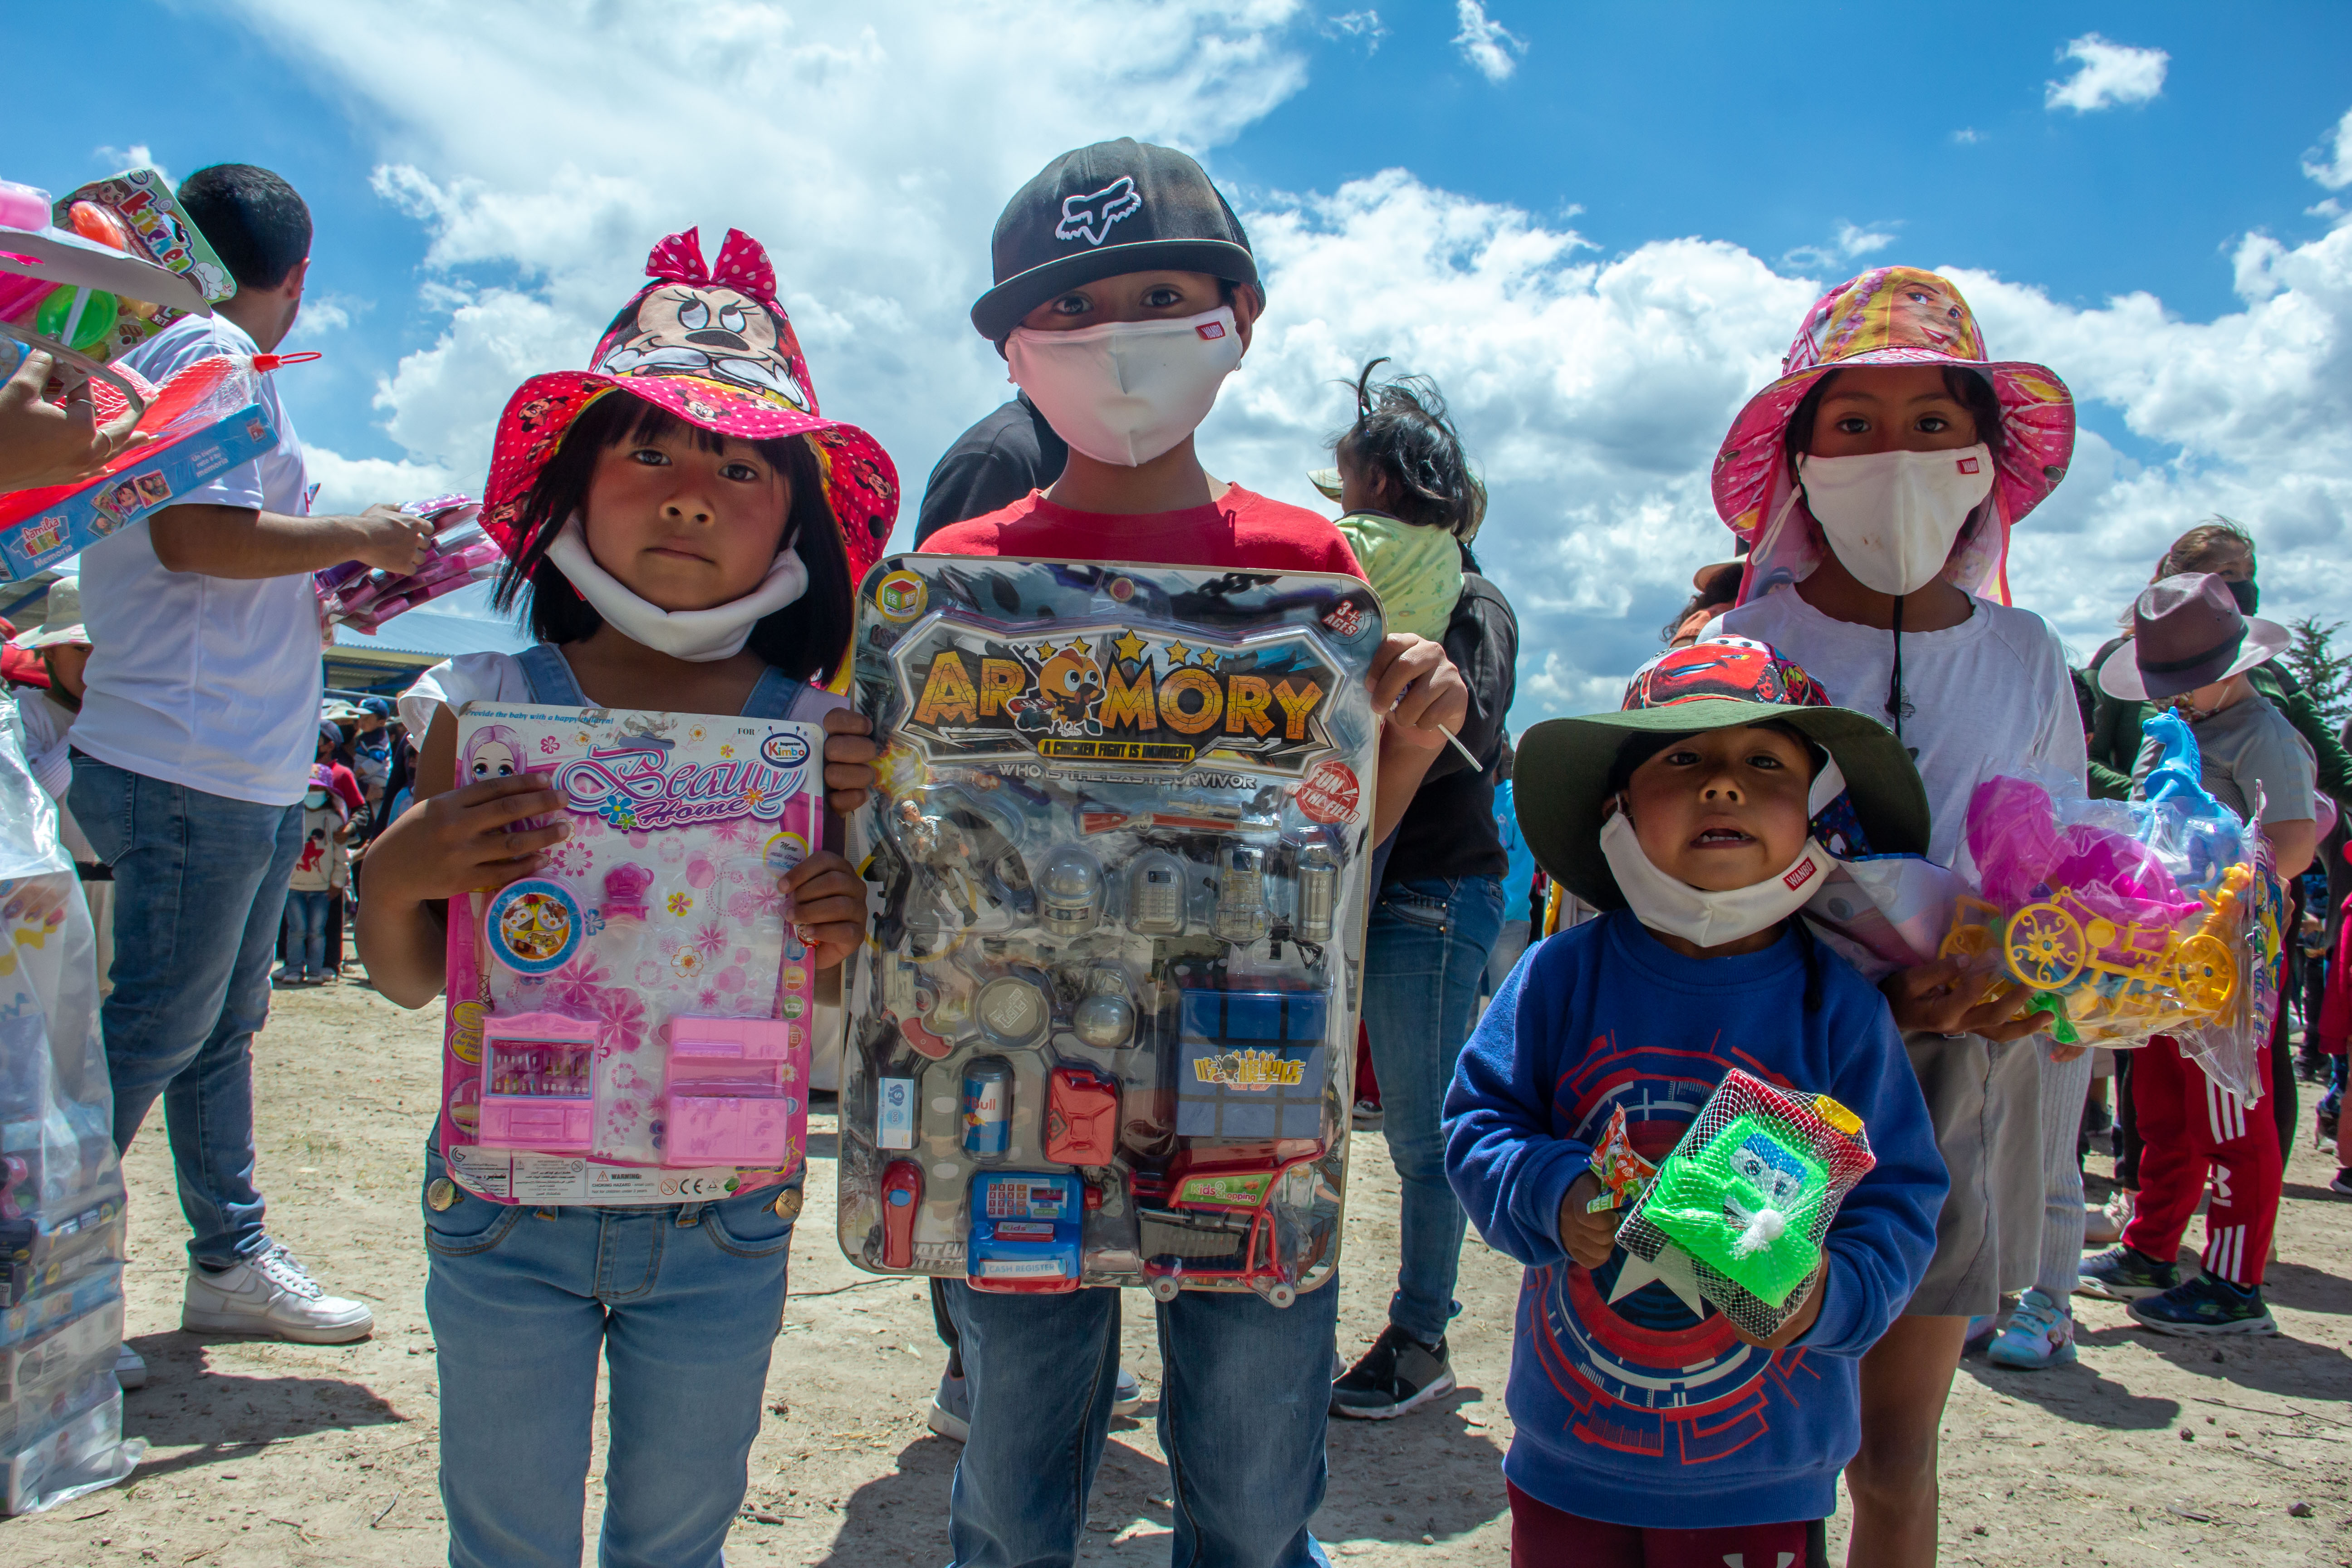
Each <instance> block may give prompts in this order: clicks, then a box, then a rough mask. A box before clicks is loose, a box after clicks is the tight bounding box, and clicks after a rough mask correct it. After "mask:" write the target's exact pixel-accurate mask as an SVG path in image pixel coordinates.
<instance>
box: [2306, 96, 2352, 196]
mask: <svg viewBox="0 0 2352 1568" xmlns="http://www.w3.org/2000/svg"><path fill="white" fill-rule="evenodd" d="M2303 172H2304V173H2305V174H2308V175H2310V176H2311V177H2312V178H2313V179H2315V180H2317V181H2318V182H2319V183H2320V184H2323V185H2326V187H2327V188H2328V189H2329V190H2331V191H2340V190H2342V189H2343V188H2344V187H2345V186H2347V185H2352V109H2347V110H2345V111H2344V118H2343V119H2341V120H2339V121H2336V142H2335V145H2334V146H2333V147H2315V148H2313V149H2312V150H2311V151H2310V152H2308V153H2305V154H2304V155H2303Z"/></svg>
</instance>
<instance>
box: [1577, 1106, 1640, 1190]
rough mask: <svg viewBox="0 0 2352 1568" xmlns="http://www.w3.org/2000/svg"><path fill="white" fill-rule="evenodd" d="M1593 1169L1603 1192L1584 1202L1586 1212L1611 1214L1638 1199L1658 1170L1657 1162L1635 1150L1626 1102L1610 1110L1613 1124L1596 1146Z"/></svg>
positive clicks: (1610, 1119) (1593, 1151)
mask: <svg viewBox="0 0 2352 1568" xmlns="http://www.w3.org/2000/svg"><path fill="white" fill-rule="evenodd" d="M1592 1173H1593V1174H1594V1175H1596V1176H1598V1177H1600V1178H1601V1194H1600V1195H1599V1196H1598V1197H1595V1198H1593V1199H1591V1201H1590V1202H1588V1203H1587V1204H1586V1205H1584V1212H1585V1213H1586V1214H1607V1213H1608V1212H1609V1211H1611V1210H1612V1209H1622V1208H1623V1207H1624V1206H1625V1205H1627V1204H1630V1203H1633V1202H1636V1201H1638V1200H1639V1199H1640V1198H1641V1196H1642V1194H1643V1193H1645V1192H1647V1191H1649V1188H1650V1183H1651V1182H1652V1181H1654V1179H1655V1178H1656V1176H1657V1174H1658V1168H1657V1167H1656V1166H1655V1165H1653V1164H1651V1163H1650V1162H1648V1161H1647V1160H1644V1159H1643V1158H1642V1156H1641V1155H1639V1154H1637V1153H1635V1152H1633V1140H1632V1139H1631V1138H1630V1137H1628V1136H1627V1135H1626V1131H1625V1108H1624V1107H1623V1106H1622V1105H1621V1106H1619V1107H1618V1108H1617V1109H1616V1110H1613V1111H1612V1112H1610V1115H1609V1125H1608V1127H1607V1129H1606V1130H1604V1131H1602V1132H1601V1142H1599V1143H1597V1144H1595V1145H1594V1146H1593V1150H1592Z"/></svg>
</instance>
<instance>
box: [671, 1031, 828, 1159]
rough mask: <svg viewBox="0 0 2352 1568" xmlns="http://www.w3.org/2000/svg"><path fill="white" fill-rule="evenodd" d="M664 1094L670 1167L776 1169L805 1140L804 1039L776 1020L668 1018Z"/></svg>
mask: <svg viewBox="0 0 2352 1568" xmlns="http://www.w3.org/2000/svg"><path fill="white" fill-rule="evenodd" d="M665 1032H666V1033H667V1036H668V1038H669V1064H668V1079H669V1083H668V1092H667V1094H666V1095H665V1096H664V1097H663V1114H664V1120H665V1121H666V1123H667V1132H666V1134H665V1137H664V1140H663V1145H664V1147H663V1163H665V1164H669V1165H714V1164H731V1165H761V1166H773V1165H781V1164H782V1163H783V1162H784V1158H785V1155H786V1153H787V1152H788V1151H790V1150H791V1149H792V1148H793V1147H794V1146H795V1145H796V1144H797V1143H799V1142H801V1141H803V1140H804V1139H805V1138H806V1137H807V1135H808V1099H807V1096H806V1095H805V1094H804V1093H803V1089H802V1079H803V1077H804V1076H805V1074H804V1073H803V1066H804V1064H805V1063H806V1061H807V1059H808V1040H807V1037H806V1035H805V1034H804V1033H803V1030H802V1027H801V1026H800V1025H798V1024H789V1023H786V1022H784V1021H783V1020H782V1019H781V1018H702V1017H695V1016H678V1017H673V1018H671V1019H670V1021H669V1023H668V1026H667V1029H666V1031H665Z"/></svg>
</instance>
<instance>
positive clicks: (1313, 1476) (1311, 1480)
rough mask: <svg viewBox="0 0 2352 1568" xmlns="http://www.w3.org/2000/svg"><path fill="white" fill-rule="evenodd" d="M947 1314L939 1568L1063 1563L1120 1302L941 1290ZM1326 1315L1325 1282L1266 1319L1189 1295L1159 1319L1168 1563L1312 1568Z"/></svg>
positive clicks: (1233, 1299) (1076, 1523)
mask: <svg viewBox="0 0 2352 1568" xmlns="http://www.w3.org/2000/svg"><path fill="white" fill-rule="evenodd" d="M1142 1299H1143V1298H1140V1297H1139V1298H1138V1300H1142ZM947 1302H948V1310H949V1311H950V1313H951V1314H952V1315H953V1317H954V1320H955V1325H956V1331H957V1333H958V1335H959V1336H960V1337H961V1341H962V1348H963V1373H964V1378H965V1380H966V1382H965V1387H966V1388H967V1390H968V1391H969V1392H970V1394H971V1440H970V1441H969V1442H967V1443H966V1444H965V1445H964V1447H963V1454H962V1457H961V1458H959V1459H957V1461H956V1472H955V1488H954V1491H953V1493H952V1494H951V1496H950V1502H949V1510H950V1513H949V1521H948V1545H949V1548H950V1550H951V1551H952V1552H953V1553H954V1556H955V1568H1068V1565H1069V1564H1071V1563H1076V1561H1077V1556H1078V1537H1079V1533H1080V1531H1083V1530H1084V1529H1085V1528H1086V1522H1087V1492H1088V1490H1089V1489H1091V1488H1092V1487H1093V1485H1094V1479H1095V1468H1096V1467H1097V1466H1098V1465H1099V1464H1101V1463H1102V1454H1103V1445H1104V1443H1105V1441H1106V1440H1107V1438H1108V1435H1109V1431H1110V1405H1111V1394H1112V1389H1113V1386H1114V1385H1115V1384H1116V1383H1117V1382H1118V1320H1119V1292H1118V1291H1117V1290H1105V1289H1089V1290H1073V1291H1071V1292H1070V1293H1069V1294H1067V1295H1065V1296H1010V1295H1001V1294H993V1293H991V1292H989V1291H985V1290H974V1289H971V1287H970V1286H968V1285H966V1284H964V1283H963V1281H961V1280H960V1279H957V1280H950V1281H949V1282H948V1285H947ZM1156 1310H1157V1311H1158V1313H1159V1318H1160V1360H1161V1362H1162V1363H1163V1367H1162V1372H1161V1375H1160V1448H1161V1450H1162V1451H1163V1452H1165V1453H1166V1454H1167V1456H1168V1470H1169V1486H1170V1489H1171V1490H1170V1496H1171V1499H1172V1500H1173V1501H1174V1503H1175V1515H1176V1534H1175V1540H1174V1542H1173V1546H1172V1552H1171V1557H1170V1559H1169V1560H1170V1562H1171V1563H1176V1564H1179V1565H1180V1568H1194V1565H1196V1564H1203V1565H1206V1564H1213V1565H1214V1568H1299V1565H1300V1564H1316V1565H1317V1568H1328V1562H1329V1560H1328V1558H1326V1557H1325V1556H1324V1555H1323V1549H1322V1548H1321V1547H1320V1546H1318V1545H1317V1544H1316V1542H1315V1538H1314V1537H1313V1536H1312V1535H1310V1534H1308V1533H1307V1521H1308V1520H1310V1519H1312V1518H1314V1517H1315V1510H1317V1509H1318V1508H1319V1507H1321V1506H1322V1503H1323V1479H1324V1462H1323V1434H1324V1429H1325V1427H1327V1426H1328V1425H1329V1424H1330V1404H1331V1346H1332V1338H1333V1331H1334V1328H1335V1325H1336V1323H1337V1320H1338V1313H1339V1287H1338V1285H1337V1284H1336V1283H1329V1284H1326V1285H1325V1286H1324V1287H1323V1288H1322V1289H1318V1290H1310V1291H1307V1293H1306V1294H1305V1295H1302V1296H1300V1297H1299V1298H1298V1300H1297V1302H1295V1303H1294V1304H1292V1305H1291V1306H1290V1307H1288V1308H1285V1309H1280V1310H1277V1309H1276V1308H1274V1307H1271V1306H1268V1305H1267V1304H1266V1303H1265V1301H1263V1300H1259V1299H1258V1298H1257V1297H1255V1296H1253V1295H1248V1294H1241V1293H1236V1294H1232V1295H1226V1294H1222V1293H1211V1292H1207V1291H1197V1290H1187V1291H1185V1292H1184V1293H1183V1294H1182V1295H1180V1296H1178V1297H1177V1298H1176V1300H1173V1301H1170V1302H1167V1303H1166V1304H1164V1305H1160V1306H1159V1307H1157V1309H1156Z"/></svg>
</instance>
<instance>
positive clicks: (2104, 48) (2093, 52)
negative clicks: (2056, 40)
mask: <svg viewBox="0 0 2352 1568" xmlns="http://www.w3.org/2000/svg"><path fill="white" fill-rule="evenodd" d="M2058 58H2060V59H2062V60H2074V61H2075V62H2077V68H2076V70H2075V72H2074V75H2073V76H2070V77H2068V78H2067V79H2065V80H2064V81H2053V82H2051V83H2049V84H2048V87H2049V92H2048V96H2047V97H2046V98H2045V99H2044V100H2043V107H2044V108H2048V109H2071V110H2074V112H2075V113H2077V114H2089V113H2091V112H2092V111H2093V110H2100V109H2112V108H2113V107H2115V106H2116V104H2118V103H2146V102H2147V100H2150V99H2152V98H2154V97H2155V96H2156V95H2157V94H2158V93H2160V92H2162V91H2163V90H2164V71H2165V68H2166V67H2167V66H2168V65H2169V64H2171V62H2172V57H2171V56H2170V55H2168V54H2167V53H2165V52H2164V51H2163V50H2162V49H2141V48H2135V47H2132V46H2131V45H2129V44H2118V43H2113V42H2110V41H2109V40H2107V39H2105V38H2103V37H2100V36H2099V35H2098V34H2096V33H2085V34H2084V35H2083V36H2082V37H2079V38H2076V39H2074V41H2073V42H2072V43H2069V44H2068V45H2067V46H2066V47H2064V48H2063V49H2061V50H2059V51H2058Z"/></svg>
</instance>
